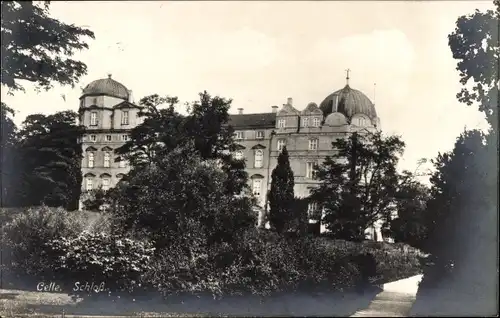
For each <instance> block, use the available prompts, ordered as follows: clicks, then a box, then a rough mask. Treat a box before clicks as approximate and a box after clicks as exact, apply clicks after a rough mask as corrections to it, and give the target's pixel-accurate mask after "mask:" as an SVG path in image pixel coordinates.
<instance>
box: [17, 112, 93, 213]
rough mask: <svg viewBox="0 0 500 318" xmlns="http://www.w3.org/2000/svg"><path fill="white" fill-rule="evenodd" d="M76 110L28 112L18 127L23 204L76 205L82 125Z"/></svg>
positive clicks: (79, 176) (70, 206)
mask: <svg viewBox="0 0 500 318" xmlns="http://www.w3.org/2000/svg"><path fill="white" fill-rule="evenodd" d="M77 118H78V114H76V113H75V112H73V111H63V112H58V113H55V114H54V115H49V116H46V115H41V114H35V115H30V116H28V117H27V118H26V120H25V121H24V122H23V127H22V129H21V131H20V145H19V146H20V149H19V151H20V156H21V158H22V162H23V169H22V171H23V173H22V177H21V179H22V181H23V186H22V194H21V196H22V197H23V203H24V204H25V205H40V204H46V205H49V206H63V207H65V208H68V209H70V210H73V209H76V208H77V207H78V198H79V196H80V187H81V178H82V176H81V170H80V168H81V158H82V148H81V145H80V143H79V139H80V138H81V137H82V135H83V131H84V130H83V127H81V126H78V125H77V124H76V119H77Z"/></svg>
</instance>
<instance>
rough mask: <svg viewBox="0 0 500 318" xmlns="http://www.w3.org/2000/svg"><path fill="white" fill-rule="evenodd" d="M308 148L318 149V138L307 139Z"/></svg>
mask: <svg viewBox="0 0 500 318" xmlns="http://www.w3.org/2000/svg"><path fill="white" fill-rule="evenodd" d="M309 150H318V139H316V138H313V139H309Z"/></svg>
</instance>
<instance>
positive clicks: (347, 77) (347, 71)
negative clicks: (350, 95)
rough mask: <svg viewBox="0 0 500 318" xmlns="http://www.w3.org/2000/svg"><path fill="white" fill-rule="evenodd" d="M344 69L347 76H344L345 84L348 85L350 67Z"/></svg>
mask: <svg viewBox="0 0 500 318" xmlns="http://www.w3.org/2000/svg"><path fill="white" fill-rule="evenodd" d="M345 71H346V73H347V76H346V78H345V80H346V85H349V72H350V71H351V70H350V69H347V70H345Z"/></svg>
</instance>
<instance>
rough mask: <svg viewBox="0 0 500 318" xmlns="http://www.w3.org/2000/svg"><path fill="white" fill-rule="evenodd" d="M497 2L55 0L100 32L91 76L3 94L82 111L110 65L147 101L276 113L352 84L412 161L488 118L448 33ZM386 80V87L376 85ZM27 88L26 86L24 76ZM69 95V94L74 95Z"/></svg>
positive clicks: (33, 107)
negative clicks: (219, 102)
mask: <svg viewBox="0 0 500 318" xmlns="http://www.w3.org/2000/svg"><path fill="white" fill-rule="evenodd" d="M492 7H493V4H492V1H457V2H453V1H436V2H434V1H428V2H424V1H415V2H403V1H401V2H383V1H369V2H368V1H366V2H364V1H351V2H347V1H346V2H340V1H331V2H326V1H325V2H315V1H310V2H305V1H304V2H299V1H294V2H286V1H276V2H264V1H262V2H259V1H247V2H236V1H234V2H230V1H227V2H226V1H220V2H208V1H204V2H195V1H193V2H191V1H188V2H180V1H179V2H161V1H150V2H146V1H141V2H133V1H116V2H115V1H113V2H111V1H110V2H99V1H96V2H90V1H87V2H76V1H75V2H52V4H51V13H52V15H53V16H54V17H57V18H60V19H61V20H63V21H65V22H68V23H74V24H77V25H80V26H87V27H88V28H90V29H91V30H92V31H94V33H95V36H96V39H95V40H92V41H91V42H90V49H89V50H88V51H84V52H82V53H79V54H78V55H77V58H79V59H81V60H82V61H83V62H85V63H86V64H87V67H88V75H86V76H84V77H83V78H82V79H81V81H80V83H79V84H78V85H77V87H75V89H71V88H70V87H60V86H56V87H55V88H54V89H53V90H52V91H49V92H43V93H39V94H37V93H36V92H34V91H33V90H32V89H31V88H32V86H31V85H29V84H27V85H25V87H26V88H27V92H26V93H22V92H17V93H16V95H15V96H14V97H11V96H6V95H5V90H4V89H3V90H2V99H3V100H4V101H5V102H7V104H8V105H9V106H11V107H13V108H15V109H16V110H17V111H18V114H17V115H16V118H15V119H16V122H17V123H18V124H19V123H20V122H22V120H24V118H25V116H26V115H28V114H31V113H36V112H41V113H44V114H49V113H53V112H56V111H61V110H66V109H72V110H75V111H76V110H77V109H78V97H79V94H80V92H81V90H80V87H84V86H85V85H86V84H88V83H89V82H90V81H92V80H95V79H99V78H105V77H106V76H107V74H108V73H111V74H113V78H114V79H115V80H117V81H119V82H121V83H123V84H124V85H125V86H127V87H128V88H129V89H131V90H133V95H134V97H135V99H136V100H138V99H139V98H141V97H143V96H145V95H149V94H153V93H158V94H160V95H161V94H165V95H166V94H168V95H173V96H178V97H179V98H180V100H181V101H193V100H195V99H197V94H198V92H200V91H203V90H207V91H208V92H209V93H211V94H213V95H220V96H223V97H227V98H232V99H233V106H232V112H234V113H235V112H236V108H239V107H242V108H244V112H245V113H252V112H269V111H271V106H272V105H279V106H281V105H282V104H283V103H285V102H286V99H287V97H292V98H293V103H294V106H295V107H296V108H297V109H299V110H302V109H303V108H305V106H306V105H307V104H308V103H309V102H316V103H318V104H319V103H320V102H321V101H322V100H323V99H324V98H325V97H326V96H327V95H328V94H330V93H331V92H333V91H335V90H338V89H340V88H342V87H343V86H344V85H345V77H346V75H345V69H347V68H349V69H351V73H350V78H351V80H350V84H351V87H352V88H355V89H359V90H361V91H363V92H364V93H365V94H366V95H367V96H368V97H369V98H370V99H372V100H375V104H376V109H377V112H378V115H379V117H380V118H381V123H382V128H383V130H384V131H385V132H386V133H388V134H393V133H395V134H399V135H401V136H402V138H403V140H404V141H405V142H406V144H407V148H406V152H405V155H404V158H403V159H404V160H403V161H402V162H401V166H402V167H403V168H409V169H413V168H414V167H415V164H416V162H417V160H418V159H419V158H422V157H427V158H433V157H435V156H436V155H437V153H438V151H447V150H450V149H451V147H452V146H453V144H454V141H455V138H456V137H457V136H458V135H459V134H460V132H461V131H463V129H464V127H466V126H467V127H468V128H484V127H486V122H485V120H484V116H483V115H482V114H481V113H479V112H478V111H477V110H476V108H474V107H467V106H466V105H463V104H460V103H458V102H457V100H456V97H455V96H456V93H457V92H458V91H459V90H460V84H459V82H458V79H459V78H458V72H457V71H456V70H455V66H456V61H454V60H453V58H452V55H451V52H450V50H449V47H448V42H447V35H448V34H449V33H450V32H451V31H453V29H454V25H455V21H456V19H457V18H458V17H459V16H460V15H463V14H468V13H472V12H473V11H474V9H476V8H478V9H481V10H486V9H489V8H492ZM374 83H376V92H374ZM23 84H24V83H23ZM61 94H65V96H66V101H64V100H63V98H62V97H61Z"/></svg>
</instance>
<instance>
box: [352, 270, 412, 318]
mask: <svg viewBox="0 0 500 318" xmlns="http://www.w3.org/2000/svg"><path fill="white" fill-rule="evenodd" d="M421 279H422V275H416V276H412V277H410V278H406V279H401V280H398V281H395V282H391V283H387V284H384V287H383V291H382V292H381V293H379V294H378V295H377V296H376V297H375V299H374V300H373V301H372V302H371V303H370V305H369V306H368V308H366V309H363V310H360V311H358V312H356V313H355V314H354V315H352V316H351V317H407V316H408V314H409V312H410V309H411V307H412V306H413V303H414V302H415V296H416V294H417V290H418V283H419V282H420V280H421Z"/></svg>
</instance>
